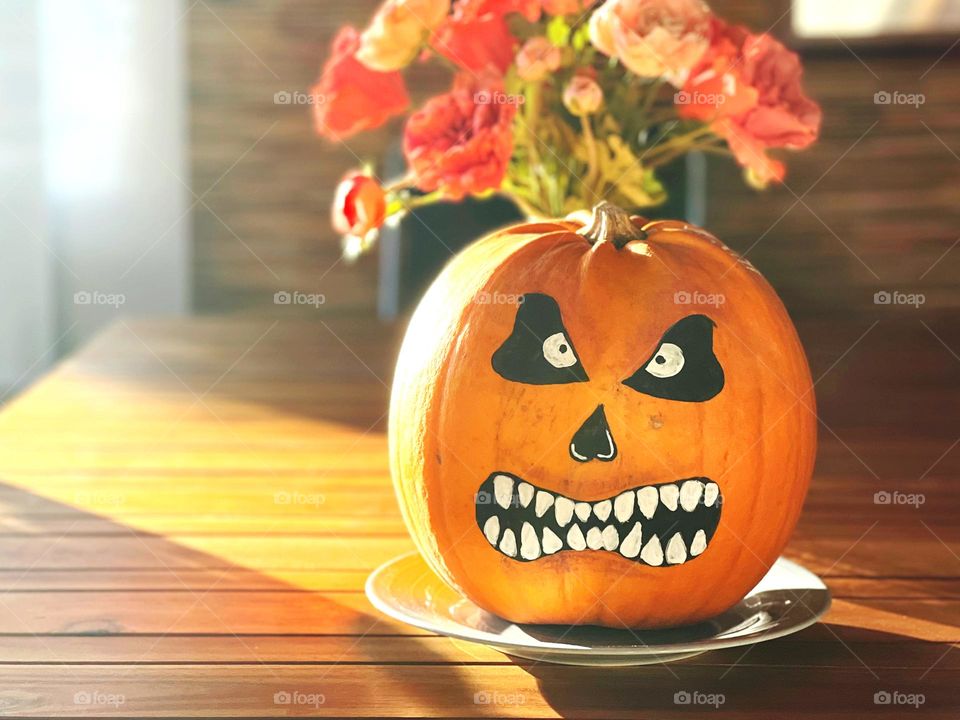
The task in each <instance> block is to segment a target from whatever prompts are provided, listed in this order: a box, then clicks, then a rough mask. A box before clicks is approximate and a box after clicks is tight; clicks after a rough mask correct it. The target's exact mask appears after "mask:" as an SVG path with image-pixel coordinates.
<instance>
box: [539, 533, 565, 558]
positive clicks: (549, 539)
mask: <svg viewBox="0 0 960 720" xmlns="http://www.w3.org/2000/svg"><path fill="white" fill-rule="evenodd" d="M562 547H563V543H562V542H560V538H558V537H557V536H556V533H554V532H553V530H551V529H550V528H544V529H543V554H544V555H553V554H554V553H555V552H556V551H557V550H559V549H561V548H562Z"/></svg>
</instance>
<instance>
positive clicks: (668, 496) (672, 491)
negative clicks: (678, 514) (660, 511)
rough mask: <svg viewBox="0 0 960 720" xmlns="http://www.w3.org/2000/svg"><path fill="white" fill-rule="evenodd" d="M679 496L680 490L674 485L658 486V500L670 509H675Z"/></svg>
mask: <svg viewBox="0 0 960 720" xmlns="http://www.w3.org/2000/svg"><path fill="white" fill-rule="evenodd" d="M679 497H680V491H679V490H678V489H677V486H676V485H661V486H660V502H662V503H663V504H664V505H666V506H667V507H668V508H669V509H671V510H676V509H677V499H678V498H679Z"/></svg>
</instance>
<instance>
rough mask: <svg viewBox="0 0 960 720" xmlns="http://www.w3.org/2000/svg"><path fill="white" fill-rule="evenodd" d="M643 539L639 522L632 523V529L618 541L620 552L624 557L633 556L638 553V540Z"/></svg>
mask: <svg viewBox="0 0 960 720" xmlns="http://www.w3.org/2000/svg"><path fill="white" fill-rule="evenodd" d="M642 539H643V530H642V528H641V527H640V523H634V524H633V530H631V531H630V532H628V533H627V536H626V537H625V538H624V539H623V542H622V543H620V554H621V555H623V556H624V557H625V558H631V559H633V558H635V557H636V556H637V555H639V554H640V541H641V540H642Z"/></svg>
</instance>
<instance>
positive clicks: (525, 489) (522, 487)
mask: <svg viewBox="0 0 960 720" xmlns="http://www.w3.org/2000/svg"><path fill="white" fill-rule="evenodd" d="M517 494H518V495H519V496H520V504H521V505H523V506H524V507H527V505H529V504H530V501H531V500H533V485H531V484H530V483H526V482H522V483H520V484H519V485H517Z"/></svg>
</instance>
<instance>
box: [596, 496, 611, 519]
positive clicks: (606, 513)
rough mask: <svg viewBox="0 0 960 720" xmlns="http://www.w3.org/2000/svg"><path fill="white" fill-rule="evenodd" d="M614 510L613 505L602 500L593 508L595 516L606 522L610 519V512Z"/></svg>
mask: <svg viewBox="0 0 960 720" xmlns="http://www.w3.org/2000/svg"><path fill="white" fill-rule="evenodd" d="M612 509H613V503H612V502H610V501H609V500H601V501H600V502H598V503H596V504H595V505H594V506H593V514H594V515H596V516H597V517H598V518H600V520H601V521H602V520H606V519H607V518H608V517H610V511H611V510H612Z"/></svg>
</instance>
